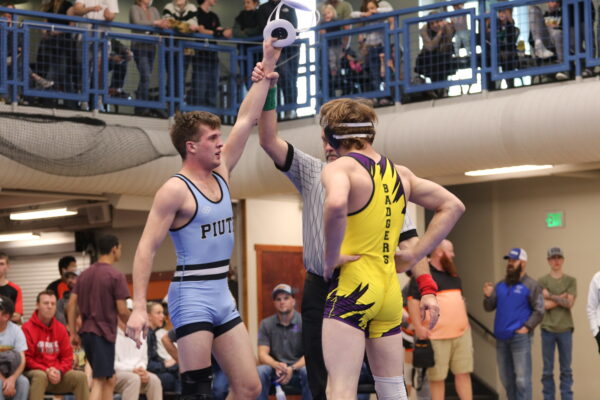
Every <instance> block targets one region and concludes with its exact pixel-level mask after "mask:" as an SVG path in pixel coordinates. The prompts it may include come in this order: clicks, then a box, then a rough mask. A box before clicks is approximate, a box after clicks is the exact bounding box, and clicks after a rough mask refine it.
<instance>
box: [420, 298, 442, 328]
mask: <svg viewBox="0 0 600 400" xmlns="http://www.w3.org/2000/svg"><path fill="white" fill-rule="evenodd" d="M419 308H420V310H421V321H425V317H426V315H427V311H429V329H433V328H434V327H435V325H436V324H437V322H438V319H439V318H440V306H439V304H438V301H437V297H436V296H435V294H426V295H424V296H422V297H421V303H420V305H419Z"/></svg>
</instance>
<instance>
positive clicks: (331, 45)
mask: <svg viewBox="0 0 600 400" xmlns="http://www.w3.org/2000/svg"><path fill="white" fill-rule="evenodd" d="M321 15H322V18H321V20H320V21H319V24H327V23H330V22H335V21H337V13H336V11H335V8H334V7H333V6H332V5H331V4H325V5H324V6H323V8H322V10H321ZM341 29H342V27H341V26H334V27H330V28H325V29H320V30H319V33H320V34H321V35H324V34H326V33H330V32H338V31H340V30H341ZM343 52H344V49H343V45H342V38H341V37H336V38H333V39H328V40H327V64H328V66H329V97H335V96H336V93H335V89H336V88H338V87H340V82H339V72H340V63H341V61H342V55H343Z"/></svg>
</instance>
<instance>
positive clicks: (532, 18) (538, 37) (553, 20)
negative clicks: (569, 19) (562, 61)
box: [528, 1, 562, 60]
mask: <svg viewBox="0 0 600 400" xmlns="http://www.w3.org/2000/svg"><path fill="white" fill-rule="evenodd" d="M549 3H557V2H556V1H553V2H549ZM549 3H548V4H549ZM555 5H556V4H553V8H554V6H555ZM528 14H529V30H530V32H531V39H532V40H533V55H534V56H535V57H536V58H539V59H543V60H545V59H548V58H550V57H552V56H554V52H552V51H550V50H548V47H551V46H552V47H554V48H556V46H555V45H554V42H555V41H556V40H557V39H558V38H555V37H554V36H555V35H554V34H560V36H562V28H560V32H558V33H557V32H554V27H556V26H559V25H561V24H562V22H561V21H560V20H561V19H562V12H561V14H560V15H559V14H557V13H556V12H552V13H551V14H550V13H547V18H548V19H546V16H544V14H543V13H542V9H541V8H540V7H539V6H537V5H535V6H529V8H528ZM557 17H558V19H557ZM558 40H560V41H562V38H561V39H558ZM561 48H562V43H561ZM561 56H562V55H561Z"/></svg>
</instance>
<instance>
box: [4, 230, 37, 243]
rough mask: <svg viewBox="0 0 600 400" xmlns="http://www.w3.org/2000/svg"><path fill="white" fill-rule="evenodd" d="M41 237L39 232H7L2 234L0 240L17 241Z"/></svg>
mask: <svg viewBox="0 0 600 400" xmlns="http://www.w3.org/2000/svg"><path fill="white" fill-rule="evenodd" d="M39 238H40V234H39V233H32V232H26V233H7V234H6V235H0V242H16V241H18V240H37V239H39Z"/></svg>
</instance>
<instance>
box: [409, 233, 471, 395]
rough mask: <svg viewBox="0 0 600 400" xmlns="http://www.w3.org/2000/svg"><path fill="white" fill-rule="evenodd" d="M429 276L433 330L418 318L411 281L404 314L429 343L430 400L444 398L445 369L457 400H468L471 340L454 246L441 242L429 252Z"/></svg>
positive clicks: (416, 288) (416, 291)
mask: <svg viewBox="0 0 600 400" xmlns="http://www.w3.org/2000/svg"><path fill="white" fill-rule="evenodd" d="M429 267H430V270H431V276H432V277H433V280H434V281H435V283H437V286H438V293H437V300H438V304H439V306H440V318H439V320H438V322H437V324H436V325H435V327H434V328H433V329H429V328H428V327H427V326H428V324H427V322H428V321H427V320H425V321H421V318H419V315H420V310H419V301H420V299H421V293H419V286H418V285H417V281H416V280H415V279H414V278H413V279H411V282H410V288H409V291H408V311H409V314H410V318H411V320H412V321H413V325H414V327H415V333H416V335H417V337H418V338H419V339H421V340H424V339H429V340H431V346H432V347H433V354H434V356H435V366H434V367H432V368H429V369H427V378H428V379H429V387H430V390H431V399H432V400H442V399H444V389H445V388H444V381H445V380H446V376H447V375H448V369H450V370H451V371H452V373H453V374H454V381H455V386H456V392H457V393H458V396H459V397H460V399H461V400H471V399H472V398H473V392H472V388H471V375H470V374H471V372H473V341H472V338H471V330H470V328H469V319H468V317H467V308H466V306H465V301H464V298H463V295H462V285H461V280H460V278H459V277H458V274H457V272H456V266H455V265H454V246H453V245H452V242H451V241H449V240H443V241H442V242H441V243H440V244H439V245H438V247H437V248H436V249H435V250H433V252H432V253H431V257H430V260H429Z"/></svg>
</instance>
